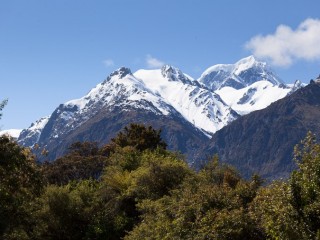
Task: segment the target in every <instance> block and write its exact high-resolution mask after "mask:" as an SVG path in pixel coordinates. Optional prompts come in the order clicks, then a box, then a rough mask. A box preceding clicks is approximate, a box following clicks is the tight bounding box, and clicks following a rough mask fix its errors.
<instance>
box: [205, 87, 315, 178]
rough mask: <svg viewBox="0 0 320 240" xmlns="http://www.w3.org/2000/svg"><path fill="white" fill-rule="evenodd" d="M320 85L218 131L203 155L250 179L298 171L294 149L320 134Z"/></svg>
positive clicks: (285, 175)
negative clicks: (311, 136) (216, 157)
mask: <svg viewBox="0 0 320 240" xmlns="http://www.w3.org/2000/svg"><path fill="white" fill-rule="evenodd" d="M319 118H320V83H319V81H316V82H312V83H311V84H309V85H307V86H306V87H304V88H301V89H299V90H297V91H296V92H294V93H292V94H291V95H290V96H287V97H286V98H283V99H281V100H279V101H277V102H275V103H273V104H271V105H270V106H269V107H267V108H265V109H263V110H260V111H255V112H252V113H250V114H248V115H245V116H243V117H241V118H239V119H237V120H235V121H234V122H232V123H231V124H229V125H228V126H226V127H225V128H223V129H221V130H219V131H217V132H216V133H215V134H214V135H213V137H212V139H211V140H210V143H209V145H208V146H207V147H205V148H204V149H203V152H205V154H207V155H213V154H218V155H219V157H220V159H221V161H222V162H225V163H228V164H232V165H233V166H235V167H237V168H238V169H239V170H240V171H241V173H242V174H244V175H245V176H246V177H250V176H251V175H252V174H253V173H258V174H260V175H261V176H262V177H264V178H266V179H269V180H270V179H275V178H281V177H287V176H288V174H289V173H290V172H291V171H292V170H293V169H294V168H295V163H294V161H293V148H294V146H295V145H296V144H298V143H299V142H300V141H301V140H302V139H303V138H304V137H305V136H306V134H307V132H308V131H312V132H313V133H315V134H317V135H318V136H319V135H320V122H319Z"/></svg>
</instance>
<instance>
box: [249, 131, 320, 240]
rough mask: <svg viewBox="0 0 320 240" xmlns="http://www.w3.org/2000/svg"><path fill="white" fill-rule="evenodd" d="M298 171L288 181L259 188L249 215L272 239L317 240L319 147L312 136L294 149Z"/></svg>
mask: <svg viewBox="0 0 320 240" xmlns="http://www.w3.org/2000/svg"><path fill="white" fill-rule="evenodd" d="M295 160H296V162H297V165H298V169H297V170H296V171H293V173H292V174H291V176H290V179H289V181H288V182H275V183H273V184H271V185H270V186H267V187H265V188H262V189H261V190H260V191H259V193H258V196H257V197H256V198H255V200H254V202H253V204H252V209H251V214H252V216H253V217H254V218H255V219H256V221H257V222H259V224H260V227H261V229H263V230H264V231H265V232H266V234H267V235H268V237H269V238H271V239H319V236H320V235H319V233H320V144H318V143H316V138H315V136H314V135H313V134H312V133H310V132H309V133H308V134H307V136H306V138H305V139H304V140H303V141H302V142H301V144H300V145H297V146H296V148H295Z"/></svg>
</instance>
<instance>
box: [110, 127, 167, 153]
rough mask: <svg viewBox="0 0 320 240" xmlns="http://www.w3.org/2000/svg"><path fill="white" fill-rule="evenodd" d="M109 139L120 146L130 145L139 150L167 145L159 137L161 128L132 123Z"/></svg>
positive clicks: (164, 147)
mask: <svg viewBox="0 0 320 240" xmlns="http://www.w3.org/2000/svg"><path fill="white" fill-rule="evenodd" d="M111 141H112V143H114V144H116V145H118V146H120V147H126V146H132V147H135V148H136V149H138V150H139V151H143V150H146V149H149V150H155V149H157V148H161V149H166V147H167V144H166V143H165V142H164V141H163V140H162V139H161V130H155V129H153V128H152V127H151V126H149V127H145V126H144V125H142V124H134V123H132V124H130V125H129V126H126V127H125V128H124V129H123V131H121V132H120V133H119V134H118V135H117V136H116V137H115V138H113V139H112V140H111Z"/></svg>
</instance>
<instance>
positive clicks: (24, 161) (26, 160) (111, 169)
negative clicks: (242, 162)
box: [0, 124, 320, 239]
mask: <svg viewBox="0 0 320 240" xmlns="http://www.w3.org/2000/svg"><path fill="white" fill-rule="evenodd" d="M160 133H161V132H160V131H156V130H154V129H152V128H151V127H144V126H142V125H138V124H131V125H130V126H128V127H126V128H125V129H124V130H123V131H122V132H120V133H119V134H118V135H117V136H116V137H115V138H114V139H112V141H111V142H110V143H109V144H107V145H105V146H102V147H99V146H98V144H97V143H90V142H84V143H80V142H77V143H74V144H73V145H72V146H70V149H69V150H70V151H69V153H68V154H66V155H65V156H63V157H61V158H59V159H57V160H56V161H54V162H52V163H48V162H47V163H44V164H42V165H38V164H36V161H35V158H34V156H33V154H32V153H31V151H30V150H29V149H27V148H23V147H21V146H19V145H18V144H17V143H16V142H14V141H12V140H11V139H9V138H8V137H5V136H3V137H0V180H1V185H0V238H1V239H320V144H318V143H317V142H316V139H315V136H313V135H312V134H311V133H309V134H308V135H307V137H306V138H305V140H303V142H302V144H301V145H300V146H297V148H296V149H295V159H294V160H295V161H296V162H297V165H298V168H297V170H296V171H294V172H293V173H292V174H291V176H290V178H289V179H288V180H285V181H284V180H283V181H276V182H273V183H271V184H269V185H264V186H263V184H262V183H263V181H262V179H260V178H259V176H257V175H254V176H252V179H251V180H246V179H243V178H242V177H241V176H240V175H239V173H238V172H237V170H236V169H234V168H232V167H231V166H226V165H223V164H220V163H219V159H218V156H214V157H213V158H212V160H211V161H209V162H208V164H207V165H206V166H205V167H204V168H203V169H202V170H201V171H199V172H196V171H194V170H193V169H191V168H190V167H189V166H188V165H187V164H186V163H185V161H184V160H183V156H181V155H179V154H178V153H173V152H169V151H167V150H166V144H165V143H164V142H163V141H162V139H161V137H160Z"/></svg>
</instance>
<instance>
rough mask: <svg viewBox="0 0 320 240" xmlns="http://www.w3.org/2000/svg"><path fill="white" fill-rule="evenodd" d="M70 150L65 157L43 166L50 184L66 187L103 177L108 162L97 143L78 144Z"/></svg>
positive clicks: (73, 145) (43, 171)
mask: <svg viewBox="0 0 320 240" xmlns="http://www.w3.org/2000/svg"><path fill="white" fill-rule="evenodd" d="M69 150H70V152H69V153H68V154H66V155H65V156H63V157H61V158H58V159H56V160H55V161H53V162H45V163H43V164H42V166H41V169H42V173H43V175H44V177H45V179H46V180H47V182H48V183H49V184H56V185H65V184H67V183H69V182H70V181H75V180H76V181H80V180H84V179H90V178H93V179H98V178H99V177H100V176H101V174H102V171H103V168H104V167H105V166H106V164H107V161H108V160H107V157H105V156H101V155H100V152H99V148H98V144H97V143H92V142H83V143H81V142H76V143H74V144H72V145H71V146H70V148H69Z"/></svg>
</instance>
